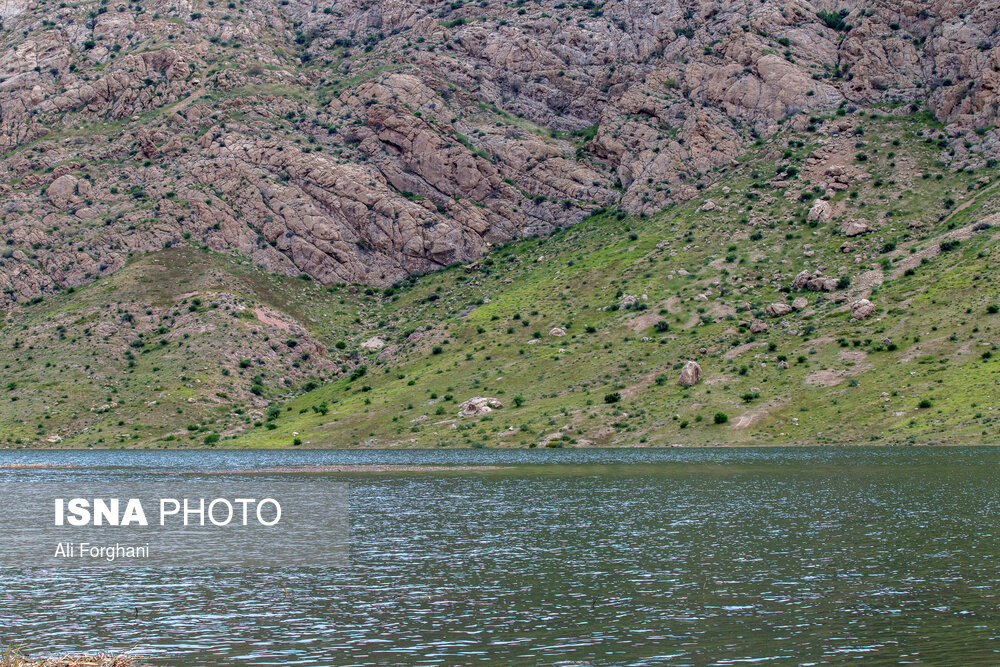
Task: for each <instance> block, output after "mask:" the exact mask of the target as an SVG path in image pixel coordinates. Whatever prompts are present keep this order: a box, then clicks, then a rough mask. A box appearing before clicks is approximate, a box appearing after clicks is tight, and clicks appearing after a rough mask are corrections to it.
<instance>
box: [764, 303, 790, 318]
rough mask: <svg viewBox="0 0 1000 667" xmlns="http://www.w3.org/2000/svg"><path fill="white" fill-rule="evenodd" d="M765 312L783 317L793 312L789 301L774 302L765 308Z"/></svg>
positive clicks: (772, 315)
mask: <svg viewBox="0 0 1000 667" xmlns="http://www.w3.org/2000/svg"><path fill="white" fill-rule="evenodd" d="M764 312H765V313H767V314H768V315H770V316H771V317H782V316H784V315H787V314H788V313H790V312H792V307H791V306H789V305H788V304H787V303H772V304H771V305H770V306H768V307H767V308H765V309H764Z"/></svg>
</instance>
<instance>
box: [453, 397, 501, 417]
mask: <svg viewBox="0 0 1000 667" xmlns="http://www.w3.org/2000/svg"><path fill="white" fill-rule="evenodd" d="M501 408H503V403H501V402H500V401H499V400H497V399H496V398H492V397H489V396H476V397H473V398H470V399H469V400H467V401H465V402H464V403H462V404H461V405H459V406H458V416H459V417H479V416H482V415H486V414H489V413H491V412H493V411H494V410H499V409H501Z"/></svg>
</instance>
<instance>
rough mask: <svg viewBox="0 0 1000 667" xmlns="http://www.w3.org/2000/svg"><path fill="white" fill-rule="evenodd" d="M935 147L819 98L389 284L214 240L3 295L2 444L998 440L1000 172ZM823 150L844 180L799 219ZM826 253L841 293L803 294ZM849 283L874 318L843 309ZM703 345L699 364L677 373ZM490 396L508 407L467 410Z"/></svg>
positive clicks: (898, 114) (817, 183)
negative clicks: (625, 202)
mask: <svg viewBox="0 0 1000 667" xmlns="http://www.w3.org/2000/svg"><path fill="white" fill-rule="evenodd" d="M816 130H821V131H819V132H817V131H816ZM944 146H946V144H945V143H944V142H943V136H942V135H941V132H940V128H939V127H938V126H936V125H935V124H934V123H933V122H932V121H931V120H929V118H928V117H927V115H926V114H924V113H912V112H910V111H909V110H908V109H907V110H902V109H898V110H897V109H887V110H884V111H881V112H875V113H872V112H868V113H865V112H859V113H845V112H841V115H833V116H830V117H827V118H815V119H812V120H811V123H810V126H809V127H805V128H803V129H802V130H801V131H791V130H789V131H788V132H786V133H783V135H781V138H780V140H778V139H776V140H774V141H771V142H766V143H763V142H762V143H759V144H758V145H757V146H756V147H755V148H754V149H753V150H752V151H751V152H750V153H749V154H748V155H746V156H745V157H744V158H743V159H741V160H740V161H739V162H738V163H735V164H732V165H730V166H728V167H726V168H724V169H720V170H719V171H718V172H717V173H716V174H715V175H714V183H715V184H714V185H713V186H711V187H709V188H706V189H704V190H702V191H700V192H697V195H696V196H695V197H694V198H693V199H691V200H690V201H688V202H687V203H685V204H683V205H676V206H674V207H672V208H670V209H667V210H665V211H663V212H662V213H660V214H657V215H654V216H649V217H644V218H632V217H629V216H626V215H624V214H623V213H618V212H615V211H602V212H600V213H599V214H596V215H593V216H591V217H590V218H588V219H586V220H585V221H583V222H581V223H579V224H577V225H575V226H573V227H570V228H568V229H564V230H562V231H560V232H558V233H557V234H556V235H554V236H552V237H550V238H537V239H526V240H523V241H519V242H516V243H512V244H510V245H507V246H505V247H501V248H496V249H494V250H493V251H492V252H491V253H490V254H489V255H488V256H486V257H484V258H483V259H482V260H480V261H479V262H477V263H476V264H473V265H469V266H454V267H451V268H449V269H447V270H445V271H442V272H440V273H437V274H433V275H428V276H424V277H421V278H415V279H412V280H410V281H408V282H407V283H405V284H402V285H398V286H396V287H393V288H389V289H386V290H376V289H373V288H366V287H363V286H350V285H342V286H334V287H323V286H321V285H318V284H316V283H315V282H310V281H307V280H302V279H291V278H284V277H276V276H272V275H268V274H265V273H264V272H262V271H261V270H259V269H258V268H256V267H254V266H253V265H252V264H251V263H250V262H249V261H248V260H244V259H241V258H239V257H232V256H227V255H220V254H216V253H212V252H209V251H208V250H206V249H199V248H175V249H171V250H167V251H164V252H160V253H156V254H153V255H147V256H144V257H138V258H135V259H133V260H132V261H131V263H130V264H129V265H128V266H127V267H126V268H125V269H123V270H121V271H119V272H118V273H116V274H114V275H112V276H111V277H109V278H104V279H101V280H99V281H97V282H95V283H92V284H90V285H88V286H86V287H83V288H80V289H78V290H76V291H74V292H72V293H69V292H65V291H64V292H62V293H61V294H59V295H58V296H55V297H51V298H47V299H45V300H43V301H41V302H40V303H35V304H32V305H29V306H26V307H23V308H17V309H15V310H13V311H12V312H10V313H9V314H8V316H7V317H6V320H5V322H4V326H3V328H2V329H0V350H2V358H3V365H4V369H3V370H4V383H3V385H2V386H0V444H3V445H4V446H11V447H17V446H31V447H38V446H41V447H64V446H129V447H177V446H231V447H285V446H311V447H358V446H372V447H375V446H379V447H384V446H422V447H427V446H430V447H450V446H473V447H481V446H488V447H497V446H511V447H532V446H574V445H576V446H579V445H624V446H629V445H655V446H662V445H668V444H673V443H680V444H691V445H703V444H811V443H850V442H854V443H858V442H878V443H929V442H930V443H995V442H997V441H998V440H1000V421H998V417H1000V412H998V410H1000V402H998V397H997V395H996V394H997V389H996V388H997V386H998V381H1000V352H998V351H997V350H996V342H997V341H998V336H997V330H998V328H1000V314H997V313H996V310H997V307H998V306H1000V283H998V282H997V274H996V270H995V267H996V266H997V262H998V260H1000V249H998V244H997V240H998V232H1000V227H995V226H993V219H992V218H991V217H990V216H992V215H993V214H995V213H997V211H998V208H1000V198H998V192H1000V191H998V190H997V187H996V185H995V183H996V180H995V179H996V172H995V170H994V169H992V165H991V168H990V169H988V170H987V169H983V170H979V171H974V170H969V169H965V170H954V169H952V170H949V169H947V168H946V167H945V166H944V163H943V162H942V161H941V157H942V156H941V152H942V151H943V150H946V149H945V148H944ZM830 165H839V166H843V167H844V168H845V169H846V170H847V171H848V172H850V173H851V177H850V178H846V179H843V180H844V181H846V182H845V183H842V184H841V185H838V186H837V188H832V187H831V188H830V189H829V194H828V195H827V197H828V199H829V204H830V206H831V209H832V211H833V216H832V219H831V220H822V219H820V220H809V219H808V217H809V216H808V212H809V210H810V208H811V207H812V206H813V203H814V198H817V197H821V196H824V188H823V187H821V183H827V185H829V183H830V182H832V177H831V175H830V174H829V173H827V171H828V169H827V168H828V167H829V166H830ZM709 201H711V204H706V202H709ZM849 220H863V221H866V222H867V223H868V224H869V225H870V226H871V227H872V229H873V231H871V232H869V233H866V234H862V235H859V236H854V237H851V238H848V237H846V236H845V235H844V234H843V233H842V232H841V231H840V228H841V226H842V225H843V224H844V223H845V222H846V221H849ZM845 243H846V244H849V247H847V248H845V245H844V244H845ZM817 268H821V269H822V274H823V276H828V277H832V278H834V279H836V280H837V281H838V288H837V289H836V291H832V292H815V291H808V290H803V291H799V290H793V289H791V288H790V286H791V284H792V280H793V278H794V277H795V275H796V274H798V273H799V272H800V271H802V270H803V269H809V270H814V269H817ZM796 297H805V298H806V299H807V300H808V305H807V306H806V307H805V308H804V309H801V310H794V311H792V312H791V313H789V314H787V315H785V316H782V317H769V316H768V315H767V314H766V313H765V310H764V309H765V308H766V306H768V305H769V304H772V303H776V302H780V303H791V301H792V300H793V299H794V298H796ZM859 298H868V299H870V300H871V302H872V303H873V304H874V305H875V307H876V313H875V315H874V316H872V317H871V318H869V319H865V320H862V321H852V319H851V310H850V304H851V303H852V302H854V301H856V300H857V299H859ZM754 320H760V321H763V322H766V324H767V325H768V326H767V330H766V331H764V332H760V333H756V334H754V333H751V331H750V325H751V322H753V321H754ZM554 328H559V329H562V330H563V331H565V335H564V336H556V335H551V333H550V332H552V330H553V329H554ZM557 333H558V332H557ZM374 339H378V340H374ZM380 344H381V346H380ZM688 359H693V360H696V361H697V362H698V363H699V364H700V365H701V367H702V369H703V371H704V378H703V379H702V381H701V382H700V383H699V384H697V385H695V386H694V387H690V388H684V387H681V386H678V385H677V384H676V381H677V378H678V374H679V372H680V367H681V366H682V365H683V363H684V362H685V361H686V360H688ZM475 396H479V397H494V398H496V399H498V400H499V401H500V402H501V403H503V406H504V407H503V408H501V409H498V410H494V411H493V412H491V413H489V414H487V415H482V416H474V417H458V416H457V412H458V409H459V407H458V406H459V404H460V403H462V402H463V401H465V400H467V399H469V398H472V397H475Z"/></svg>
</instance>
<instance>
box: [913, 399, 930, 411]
mask: <svg viewBox="0 0 1000 667" xmlns="http://www.w3.org/2000/svg"><path fill="white" fill-rule="evenodd" d="M932 405H934V404H933V403H931V400H930V399H929V398H925V399H923V400H921V401H920V403H919V404H918V405H917V407H918V408H920V409H921V410H926V409H927V408H929V407H931V406H932Z"/></svg>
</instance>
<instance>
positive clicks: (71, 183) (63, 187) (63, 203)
mask: <svg viewBox="0 0 1000 667" xmlns="http://www.w3.org/2000/svg"><path fill="white" fill-rule="evenodd" d="M76 185H77V179H76V177H75V176H71V175H70V174H64V175H62V176H60V177H59V178H57V179H56V180H54V181H52V183H51V184H50V185H49V189H48V190H47V191H46V192H47V194H48V196H49V201H51V202H52V205H53V206H55V207H56V208H58V209H66V208H68V207H69V205H70V204H71V203H72V202H73V201H74V200H76V198H77V197H76Z"/></svg>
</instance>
